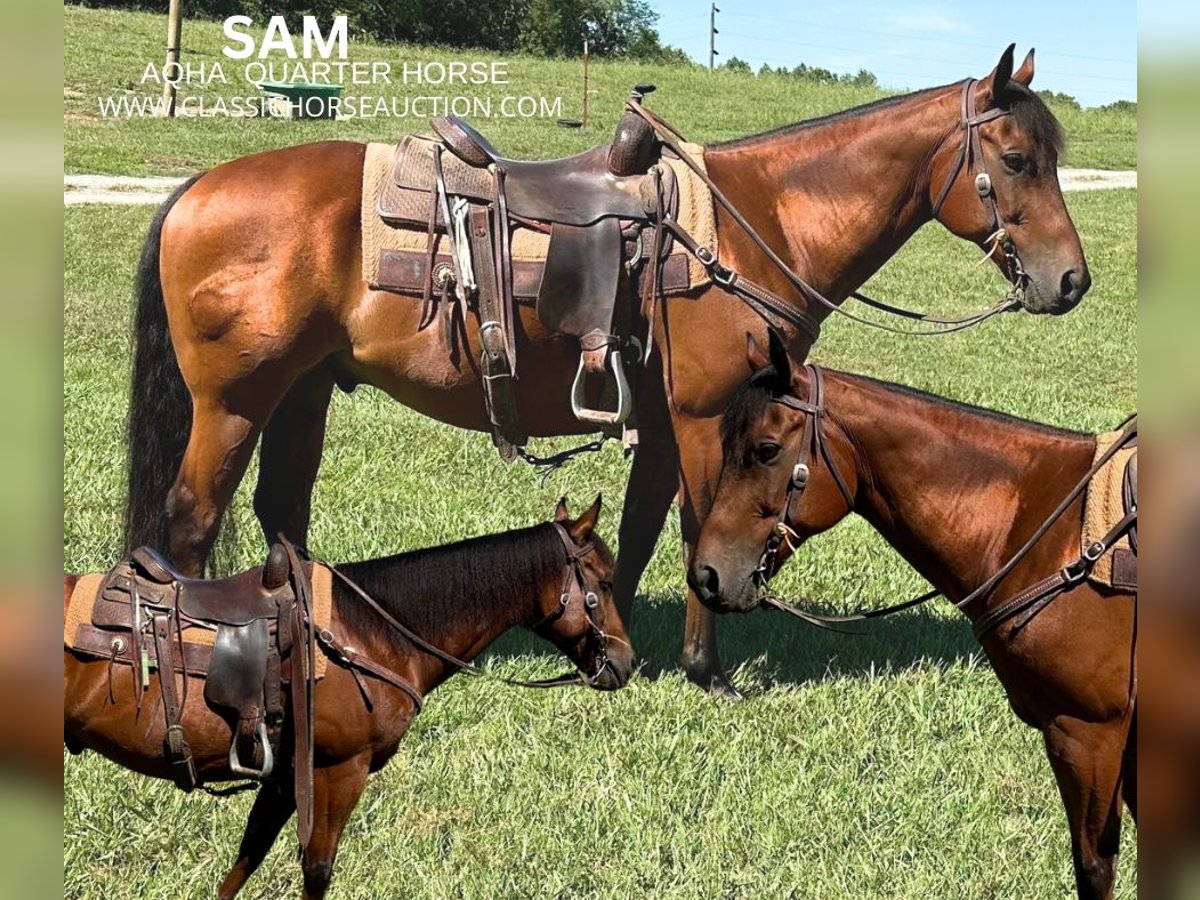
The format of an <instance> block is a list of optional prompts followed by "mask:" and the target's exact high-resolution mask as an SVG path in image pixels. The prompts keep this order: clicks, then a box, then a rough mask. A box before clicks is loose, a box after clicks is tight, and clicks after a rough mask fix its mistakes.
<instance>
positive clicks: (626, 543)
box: [613, 428, 679, 631]
mask: <svg viewBox="0 0 1200 900" xmlns="http://www.w3.org/2000/svg"><path fill="white" fill-rule="evenodd" d="M641 431H642V435H641V441H640V443H639V444H638V448H637V452H635V453H634V456H633V466H632V468H631V470H630V473H629V484H628V485H627V487H626V488H625V505H624V507H623V508H622V510H621V526H620V531H619V536H618V549H619V553H618V554H617V568H616V572H615V573H614V575H613V599H614V601H615V602H616V604H617V611H618V612H619V613H620V615H621V621H622V622H624V624H625V629H626V630H627V631H628V630H629V629H630V628H631V624H632V621H633V602H634V598H635V597H636V596H637V589H638V583H639V582H640V581H641V579H642V573H644V572H645V571H646V566H647V565H649V563H650V558H651V557H652V556H653V555H654V547H655V545H656V544H657V543H658V536H659V535H660V534H662V529H663V522H665V521H666V518H667V511H668V510H669V509H670V508H671V500H672V499H673V498H674V497H675V492H676V486H677V484H678V481H677V477H678V476H677V473H678V466H679V453H678V451H677V450H676V449H675V441H674V438H673V437H672V436H671V435H670V434H669V433H666V434H662V435H659V434H658V433H656V432H654V433H650V434H647V432H646V429H645V428H642V429H641Z"/></svg>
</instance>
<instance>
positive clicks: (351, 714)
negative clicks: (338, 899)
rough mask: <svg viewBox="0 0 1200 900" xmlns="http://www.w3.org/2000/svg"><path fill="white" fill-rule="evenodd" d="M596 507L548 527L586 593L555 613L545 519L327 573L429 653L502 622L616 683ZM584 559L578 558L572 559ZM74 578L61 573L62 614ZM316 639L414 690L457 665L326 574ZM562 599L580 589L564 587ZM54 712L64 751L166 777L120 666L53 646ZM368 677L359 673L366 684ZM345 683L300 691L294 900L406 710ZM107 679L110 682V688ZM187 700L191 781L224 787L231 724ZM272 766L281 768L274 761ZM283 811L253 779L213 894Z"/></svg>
mask: <svg viewBox="0 0 1200 900" xmlns="http://www.w3.org/2000/svg"><path fill="white" fill-rule="evenodd" d="M599 513H600V500H599V498H597V500H596V502H595V503H594V504H593V505H592V506H591V507H590V508H589V509H588V510H587V511H586V512H584V513H583V514H582V515H580V516H579V517H578V518H575V519H571V518H570V517H569V516H568V514H567V510H566V505H565V503H560V505H559V508H558V510H557V511H556V513H555V517H554V523H556V524H557V525H558V526H561V528H562V529H564V530H565V533H566V534H567V535H568V536H569V540H570V541H572V542H573V543H574V544H575V546H576V547H577V548H579V550H580V552H579V554H578V555H577V557H575V558H576V559H577V561H578V564H579V566H580V567H581V569H580V570H579V575H578V577H579V580H580V582H581V583H582V584H584V585H587V589H588V590H589V591H593V592H594V593H595V594H596V595H597V596H598V599H599V603H598V604H597V605H596V607H595V608H594V609H592V608H591V607H588V608H587V609H585V608H584V607H585V603H584V602H583V601H582V600H581V601H580V602H577V603H568V604H567V605H566V606H565V607H561V606H560V600H561V598H562V596H563V595H564V587H563V585H564V572H566V573H568V574H569V572H570V568H571V565H572V560H571V559H567V558H566V556H567V554H566V553H565V552H564V550H565V548H564V542H563V540H562V539H561V538H560V535H559V534H556V531H557V530H558V529H557V528H556V527H555V524H550V523H545V524H542V525H536V526H534V527H532V528H524V529H519V530H516V531H510V532H504V533H501V534H494V535H489V536H487V537H482V538H475V539H472V540H466V541H462V542H460V543H457V544H452V545H448V546H442V547H432V548H429V549H425V550H418V551H416V552H412V553H404V554H401V555H399V556H391V557H387V558H383V559H372V560H368V561H365V562H357V563H348V564H345V565H341V566H338V567H337V569H338V571H340V572H341V573H342V574H343V575H345V576H347V577H348V578H349V579H351V581H353V582H354V583H355V584H357V585H359V586H360V587H361V588H362V589H364V590H365V591H366V592H367V593H368V594H369V595H370V596H371V597H372V598H373V599H374V600H375V601H376V602H377V603H378V604H379V605H380V606H381V607H382V608H383V609H384V610H385V611H386V612H387V613H388V614H389V615H391V616H393V617H395V618H397V619H399V620H400V621H401V622H402V623H403V624H404V625H406V626H407V627H409V628H411V629H412V630H413V631H414V632H416V634H418V635H419V636H420V637H421V638H422V639H424V640H425V641H428V642H429V643H430V644H432V645H433V646H434V647H436V648H438V649H439V650H441V651H443V652H444V653H447V654H450V655H452V656H454V657H458V658H459V659H460V660H462V661H465V662H470V660H472V659H474V658H475V657H476V656H478V655H479V654H480V653H482V652H483V651H484V649H486V648H487V647H488V645H489V644H491V643H492V642H493V641H494V640H496V639H497V638H498V637H500V635H501V634H503V633H504V632H506V631H508V630H509V629H510V628H513V627H515V626H518V625H521V626H525V627H533V628H534V629H535V630H536V633H537V634H539V635H541V636H542V637H544V638H546V639H547V640H549V641H551V642H552V643H553V644H554V645H555V646H556V647H557V648H558V649H559V650H561V651H562V652H563V653H564V654H565V655H566V656H567V657H568V658H569V659H570V660H571V661H572V662H573V663H574V664H575V665H576V666H577V667H578V669H579V671H580V673H586V674H585V675H583V674H581V679H580V680H581V682H583V683H587V684H589V685H591V686H592V687H594V688H597V689H601V690H613V689H616V688H620V687H622V686H623V685H624V684H625V683H626V682H627V681H628V679H629V675H630V672H631V670H632V668H633V650H632V648H631V647H630V646H629V641H628V635H627V633H626V631H625V627H624V625H623V624H622V622H621V617H620V614H619V613H618V611H617V609H616V605H615V603H614V602H613V597H612V578H613V568H614V566H615V560H614V557H613V555H612V553H611V552H610V551H609V549H608V547H607V546H606V545H605V543H604V541H603V540H602V539H601V538H600V536H599V535H598V534H597V533H596V532H595V526H596V520H597V518H598V516H599ZM585 551H588V552H585ZM76 581H77V576H74V575H66V576H64V578H63V604H64V614H65V611H66V606H67V604H68V603H69V601H70V597H71V592H72V590H73V589H74V587H75V582H76ZM333 583H334V597H333V610H332V621H331V623H330V625H329V631H330V632H332V633H333V634H335V635H336V636H337V640H338V641H339V642H340V643H341V644H342V645H343V646H346V645H351V646H353V647H354V648H356V650H357V651H358V654H359V655H360V656H361V657H365V658H368V659H370V660H371V661H372V662H373V663H374V664H377V665H378V666H381V667H383V668H384V669H387V670H390V671H391V673H393V674H394V675H398V676H400V677H401V678H402V679H404V680H405V681H407V682H408V684H409V685H411V686H412V687H413V688H415V689H416V691H417V692H418V693H419V694H420V695H422V696H423V695H426V694H428V693H429V692H430V691H432V690H433V689H434V688H436V687H437V686H438V685H440V684H441V683H442V682H444V681H445V680H446V679H447V678H449V677H450V676H451V675H453V674H454V673H455V672H457V671H458V668H457V667H456V666H454V665H451V664H449V663H448V662H446V661H445V660H443V659H441V658H438V657H437V656H434V655H431V654H430V653H427V652H423V651H421V650H420V649H418V647H417V646H415V645H414V644H413V643H411V642H410V641H408V640H407V639H402V638H398V637H397V636H396V635H395V634H394V633H392V632H390V631H389V629H388V627H387V626H385V625H384V622H383V620H382V619H381V618H380V617H379V615H378V614H377V613H376V611H374V610H372V609H371V608H370V607H369V605H368V604H367V603H365V602H364V601H363V600H362V599H360V598H359V597H358V596H357V595H356V594H355V592H354V591H353V590H352V589H351V588H350V587H348V586H347V585H345V584H343V582H342V581H340V580H336V579H335V580H334V582H333ZM571 591H572V593H571V596H572V597H574V596H575V595H576V594H578V593H579V592H578V591H577V590H575V589H574V588H572V589H571ZM63 666H64V673H63V674H64V694H63V716H64V726H65V734H66V741H67V746H68V748H69V749H71V750H72V751H74V752H82V750H83V749H84V748H90V749H92V750H96V751H97V752H99V753H101V754H103V755H104V756H106V757H108V758H109V759H111V760H113V761H114V762H116V763H118V764H119V765H122V766H124V767H125V768H128V769H132V770H133V771H135V772H139V773H141V774H143V775H150V776H153V777H157V778H171V777H172V774H171V771H170V768H169V765H168V763H167V762H166V760H165V759H164V756H163V737H164V727H165V725H164V722H163V719H162V716H161V714H160V713H158V712H157V711H156V709H155V708H156V706H157V704H158V702H159V695H158V690H159V689H158V684H157V679H153V680H151V681H150V682H149V687H148V688H147V689H146V690H147V694H146V697H145V701H146V702H144V703H143V704H141V713H145V714H144V715H142V714H140V713H139V710H138V709H135V703H134V695H133V684H132V679H133V670H132V668H130V667H127V666H116V667H113V669H112V671H111V672H110V671H109V665H108V662H107V661H106V660H96V659H94V658H90V657H84V656H80V655H77V654H75V653H73V652H72V651H70V650H66V651H64V658H63ZM370 674H371V673H370V671H369V670H368V671H367V675H368V676H370ZM357 677H359V676H358V675H356V674H354V673H352V670H350V669H348V668H344V667H340V666H335V665H330V666H328V668H327V671H326V675H325V677H324V678H323V679H321V680H320V681H318V682H317V683H316V688H315V691H314V696H313V704H314V705H313V708H314V722H315V737H314V749H315V758H316V766H315V770H314V773H313V809H314V815H313V831H312V836H311V838H310V839H309V841H308V844H307V846H305V847H304V850H303V855H302V868H303V872H304V890H303V896H304V897H305V898H316V897H323V896H325V892H326V889H327V888H328V886H329V882H330V879H331V877H332V874H333V864H334V859H335V857H336V855H337V847H338V842H339V840H340V838H341V835H342V829H343V828H344V827H345V825H346V822H347V821H348V820H349V818H350V814H351V813H352V812H353V810H354V807H355V804H356V803H357V802H358V799H359V797H360V796H361V795H362V792H363V789H364V787H365V786H366V781H367V776H368V775H369V774H370V773H372V772H376V771H378V770H379V769H381V768H382V767H383V766H384V765H385V764H386V763H387V762H388V760H389V759H391V757H392V755H393V754H394V753H395V752H396V748H397V747H398V746H399V743H400V739H401V738H402V737H403V736H404V734H405V732H406V731H407V730H408V728H409V725H410V724H411V723H412V720H413V717H414V715H415V714H416V712H417V711H418V707H417V705H416V703H415V702H414V700H413V698H412V697H410V695H409V694H407V693H406V692H405V691H403V690H401V689H400V688H399V687H397V686H396V685H395V684H394V683H392V682H390V681H386V680H382V679H381V678H377V677H368V678H367V681H368V682H369V683H370V693H371V698H372V706H371V708H370V709H368V707H367V705H366V703H365V702H364V697H363V694H362V693H361V692H360V691H361V688H360V686H359V684H358V683H357V681H356V678H357ZM110 679H111V681H110ZM203 693H204V692H203V691H202V690H200V689H198V688H197V689H193V690H190V691H187V692H186V697H187V700H186V703H185V704H184V712H183V725H184V728H185V729H186V731H187V734H188V740H189V742H190V744H191V749H192V753H193V755H194V757H195V761H196V767H197V771H198V773H199V776H200V780H201V782H205V781H222V780H229V779H231V778H233V777H234V776H233V775H232V774H231V773H230V770H229V745H230V740H231V737H232V730H231V728H230V726H229V724H228V723H227V722H226V720H225V719H224V718H222V717H221V716H219V715H218V714H217V713H216V712H215V711H213V710H212V709H211V708H210V707H209V706H207V705H206V703H205V701H204V696H203ZM279 768H283V767H282V766H280V767H279ZM295 809H296V799H295V796H294V795H293V793H292V791H291V779H290V777H288V773H283V772H279V771H278V769H277V774H276V775H275V776H274V777H273V779H272V780H269V781H267V782H264V784H263V786H262V787H260V788H259V792H258V796H257V797H256V799H255V802H254V805H253V807H252V809H251V810H250V817H249V820H248V821H247V823H246V831H245V835H244V836H243V838H242V842H241V847H240V849H239V851H238V857H237V861H236V863H235V864H234V866H233V868H232V870H231V871H230V872H229V874H228V875H227V876H226V878H225V880H224V882H223V883H222V884H221V887H220V890H219V892H218V895H219V896H220V897H222V898H230V897H233V896H235V895H236V894H237V893H238V891H240V890H241V888H242V886H243V885H244V884H245V883H246V880H247V879H248V878H249V877H250V876H251V875H252V874H253V873H254V871H255V870H256V869H257V868H258V866H259V864H260V863H261V862H262V861H263V858H264V857H265V856H266V854H267V852H268V851H269V850H270V848H271V845H272V844H273V843H274V842H275V838H276V836H277V835H278V834H279V832H280V830H281V829H282V828H283V826H284V825H285V824H286V823H287V821H288V819H290V818H291V816H292V815H293V813H294V812H295Z"/></svg>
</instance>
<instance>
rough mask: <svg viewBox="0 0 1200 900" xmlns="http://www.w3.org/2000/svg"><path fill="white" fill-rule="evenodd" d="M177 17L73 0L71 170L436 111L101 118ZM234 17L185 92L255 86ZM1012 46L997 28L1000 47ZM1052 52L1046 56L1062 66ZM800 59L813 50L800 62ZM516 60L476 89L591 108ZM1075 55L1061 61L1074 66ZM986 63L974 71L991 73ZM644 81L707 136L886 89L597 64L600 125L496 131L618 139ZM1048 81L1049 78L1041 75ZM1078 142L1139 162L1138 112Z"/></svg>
mask: <svg viewBox="0 0 1200 900" xmlns="http://www.w3.org/2000/svg"><path fill="white" fill-rule="evenodd" d="M164 30H165V25H164V17H163V16H161V15H152V14H148V13H147V14H143V13H127V12H116V11H111V10H94V9H85V8H82V7H77V6H69V5H68V6H65V7H64V30H63V40H64V48H65V51H66V52H65V58H64V73H63V120H64V121H63V124H64V133H65V134H64V138H65V149H64V160H63V163H64V169H65V171H66V172H71V173H78V172H97V173H115V174H133V175H146V174H186V173H191V172H193V171H196V170H198V169H202V168H206V167H208V166H211V165H214V164H216V163H219V162H223V161H225V160H228V159H231V158H233V157H236V156H240V155H243V154H246V153H250V152H254V151H258V150H265V149H268V148H271V147H278V146H284V145H288V144H296V143H302V142H305V141H312V140H323V139H327V138H344V139H347V140H392V139H394V138H396V137H397V136H398V135H399V134H402V133H405V132H409V131H417V130H422V129H424V128H425V127H426V120H425V118H415V119H414V118H407V119H382V118H381V119H359V120H354V121H337V122H328V121H326V122H311V121H310V122H298V121H281V120H263V119H239V118H212V119H204V120H202V121H201V120H197V119H194V118H192V119H186V118H181V119H173V120H171V119H151V118H145V119H137V118H135V119H113V118H103V117H101V115H100V103H99V98H101V97H105V98H107V97H118V98H119V97H122V96H125V95H129V96H144V97H157V96H161V93H162V88H161V85H160V84H158V83H155V82H150V83H145V84H143V83H142V78H143V73H144V71H145V68H146V65H147V63H149V62H154V63H155V64H157V65H161V62H162V55H163V34H164ZM226 42H227V41H226V39H225V38H224V36H223V35H222V32H221V27H220V25H219V24H217V23H214V22H199V21H196V22H191V21H189V22H188V23H187V24H186V26H185V28H184V40H183V43H184V48H185V54H184V62H185V63H187V64H189V65H191V66H192V67H193V68H198V67H200V66H201V65H203V66H207V67H209V69H210V70H211V67H212V66H213V64H214V63H216V62H218V61H220V62H222V63H223V68H224V72H225V75H226V77H227V78H228V80H229V83H228V84H221V83H210V84H208V85H206V86H203V87H201V86H199V85H198V84H192V85H191V86H184V87H183V88H182V89H181V96H184V95H186V94H187V93H188V92H189V91H192V92H200V93H203V94H205V95H208V96H210V97H212V96H217V95H220V96H223V97H226V98H228V97H232V96H234V95H244V94H252V93H254V91H253V89H252V88H249V87H248V86H247V85H246V83H245V82H244V80H242V74H241V70H242V66H243V64H242V63H237V62H234V61H231V60H228V59H225V57H223V56H222V55H221V48H222V47H223V46H224V45H225V44H226ZM1001 49H1003V45H1002V42H1001V41H1000V39H997V42H996V55H997V57H999V54H1000V51H1001ZM488 58H489V56H488V55H487V54H485V53H468V52H464V51H461V50H447V49H437V48H428V47H408V46H395V45H389V46H379V45H371V44H365V43H357V42H356V43H353V44H352V46H351V50H350V59H351V60H352V61H361V62H371V61H387V62H391V63H392V68H393V72H395V73H398V72H399V71H400V69H401V65H402V64H403V63H404V62H409V63H416V62H421V61H428V60H443V61H444V60H448V59H459V60H469V61H474V60H477V59H488ZM1051 60H1052V57H1044V58H1039V62H1040V63H1044V64H1046V65H1048V66H1049V65H1050V63H1051ZM796 61H797V62H799V61H800V60H799V59H797V60H796ZM508 62H509V81H510V83H509V84H507V85H504V86H500V85H495V86H486V87H484V88H471V89H470V91H469V93H470V94H471V95H473V96H474V95H478V96H490V97H492V98H494V99H498V98H499V97H500V96H502V95H505V94H512V95H530V96H545V97H548V98H551V99H553V98H556V97H561V98H562V101H563V105H562V111H561V113H559V115H562V116H568V117H578V116H579V115H580V109H579V106H580V97H581V89H582V78H581V69H580V65H579V63H577V62H555V61H546V60H539V59H532V58H522V57H515V58H512V59H510V60H508ZM1062 65H1063V63H1061V62H1060V63H1059V67H1060V68H1061V67H1062ZM984 74H986V73H985V72H982V71H980V72H966V71H964V72H962V77H964V78H965V77H967V76H968V75H975V76H982V75H984ZM639 81H650V82H653V83H654V84H657V85H658V89H659V91H658V93H657V94H656V95H655V96H654V97H653V99H652V104H653V107H654V109H655V110H656V111H658V112H659V113H660V114H662V115H664V116H665V117H666V118H667V119H668V120H671V121H673V122H674V124H675V125H676V126H678V127H679V128H681V129H682V130H683V132H684V133H685V134H686V135H688V137H689V138H691V139H692V140H695V141H700V142H713V141H719V140H725V139H728V138H732V137H737V136H740V135H745V134H750V133H754V132H759V131H765V130H767V129H770V128H775V127H777V126H779V125H783V124H787V123H790V122H795V121H798V120H800V119H803V118H808V117H811V116H816V115H822V114H825V113H830V112H834V111H836V110H841V109H846V108H848V107H851V106H855V105H857V104H860V103H865V102H867V101H869V100H874V99H876V98H877V97H879V96H881V92H880V91H878V90H874V89H863V88H855V87H850V86H847V85H838V86H833V87H830V86H820V85H811V84H805V83H803V82H798V81H796V80H794V79H790V78H780V77H776V76H772V77H764V78H756V77H753V76H751V75H743V74H739V73H731V72H717V73H715V74H714V73H709V72H708V71H706V70H703V69H699V68H688V67H679V66H655V65H646V64H635V63H615V62H597V63H595V64H594V65H593V66H592V68H591V88H592V105H591V124H590V126H589V128H588V130H587V131H585V132H583V131H570V130H565V129H562V128H558V127H556V126H555V125H554V122H553V120H552V119H546V118H541V119H534V120H524V119H515V118H509V119H505V118H500V117H498V116H497V117H495V118H493V119H491V120H489V121H487V122H486V123H484V126H485V130H486V131H487V132H488V135H489V137H493V138H494V139H495V142H496V144H497V145H498V146H499V147H501V148H502V149H504V151H505V152H506V153H508V154H510V155H512V156H515V157H529V158H533V157H543V156H552V155H565V154H567V153H572V152H577V151H579V150H583V149H585V148H586V147H589V146H591V145H593V144H596V143H598V142H599V141H600V140H607V139H608V138H609V136H610V135H611V130H612V128H613V126H614V124H615V123H616V120H617V117H618V116H619V114H620V112H621V108H622V104H623V103H624V101H625V98H626V97H627V96H628V93H629V89H630V87H631V86H632V85H633V84H634V83H636V82H639ZM1036 83H1037V82H1036V81H1035V86H1036ZM346 92H347V95H348V96H354V95H356V94H358V95H361V94H369V95H371V96H380V95H384V96H391V95H392V94H396V95H400V96H405V95H410V96H415V95H418V94H434V95H442V94H446V93H451V94H459V93H464V91H463V89H462V88H461V86H458V87H457V88H455V89H451V90H447V89H445V88H429V87H423V88H418V87H416V86H414V85H409V86H404V85H400V84H394V85H392V86H391V87H388V86H383V87H370V86H365V87H364V86H358V87H356V86H352V85H351V86H347V89H346ZM1056 112H1057V113H1058V115H1059V117H1060V119H1061V120H1062V123H1063V125H1064V127H1065V128H1066V131H1067V134H1068V135H1069V137H1070V143H1069V146H1068V149H1067V152H1066V155H1065V157H1064V160H1063V164H1064V165H1069V166H1093V167H1099V168H1115V169H1128V168H1134V167H1135V166H1136V165H1137V150H1136V142H1137V120H1136V116H1135V115H1134V114H1132V113H1128V112H1116V111H1111V110H1098V109H1090V110H1078V109H1074V108H1071V107H1066V106H1062V107H1056Z"/></svg>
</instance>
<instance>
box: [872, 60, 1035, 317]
mask: <svg viewBox="0 0 1200 900" xmlns="http://www.w3.org/2000/svg"><path fill="white" fill-rule="evenodd" d="M978 87H979V81H978V79H975V78H969V79H967V80H966V81H965V82H963V89H962V120H961V123H960V125H959V128H960V129H961V130H962V133H963V137H962V143H961V144H960V145H959V148H958V156H957V157H956V158H955V160H954V165H953V166H952V167H951V169H950V174H949V175H947V176H946V180H945V182H944V183H943V184H942V189H941V190H940V191H939V192H938V195H937V199H936V200H934V202H933V217H934V218H935V219H936V218H937V217H938V215H939V214H940V213H941V211H942V206H943V205H944V204H945V202H946V198H947V197H949V196H950V191H951V189H952V188H953V187H954V183H955V182H956V181H957V180H958V176H959V174H960V173H961V172H962V171H963V169H964V168H965V169H966V171H967V174H968V175H971V176H973V177H974V183H975V193H976V194H978V195H979V201H980V202H981V203H982V204H983V207H984V209H985V210H986V211H987V213H988V216H989V217H990V219H991V222H990V224H989V226H988V228H989V237H988V238H987V241H988V243H990V244H991V246H990V247H988V248H987V256H986V257H985V258H986V259H991V257H992V255H993V254H994V253H995V252H996V248H997V247H999V248H1000V250H1001V252H1002V253H1003V254H1004V264H1005V270H1006V271H1005V274H1006V275H1007V276H1008V280H1009V281H1011V282H1012V283H1013V285H1014V287H1015V289H1016V290H1017V291H1021V290H1023V289H1024V285H1025V282H1026V281H1027V280H1028V276H1027V275H1026V274H1025V269H1024V267H1023V266H1022V265H1021V258H1020V256H1019V255H1018V254H1017V248H1016V245H1015V244H1013V241H1012V238H1011V237H1009V235H1008V231H1007V230H1006V229H1005V228H1004V220H1003V219H1001V217H1000V205H999V203H998V202H997V200H996V189H995V187H994V186H993V185H992V177H991V176H990V175H989V174H988V171H987V163H986V161H985V160H984V157H983V144H982V141H981V139H980V136H979V127H980V126H981V125H983V124H985V123H986V122H993V121H995V120H996V119H1002V118H1004V117H1005V116H1010V115H1012V112H1011V111H1010V110H1007V109H1002V108H1000V107H998V106H994V107H992V108H991V109H989V110H986V111H984V112H982V113H980V112H976V111H975V94H976V91H977V89H978ZM851 296H855V295H854V294H852V295H851ZM858 299H862V298H858ZM867 302H869V301H867Z"/></svg>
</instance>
